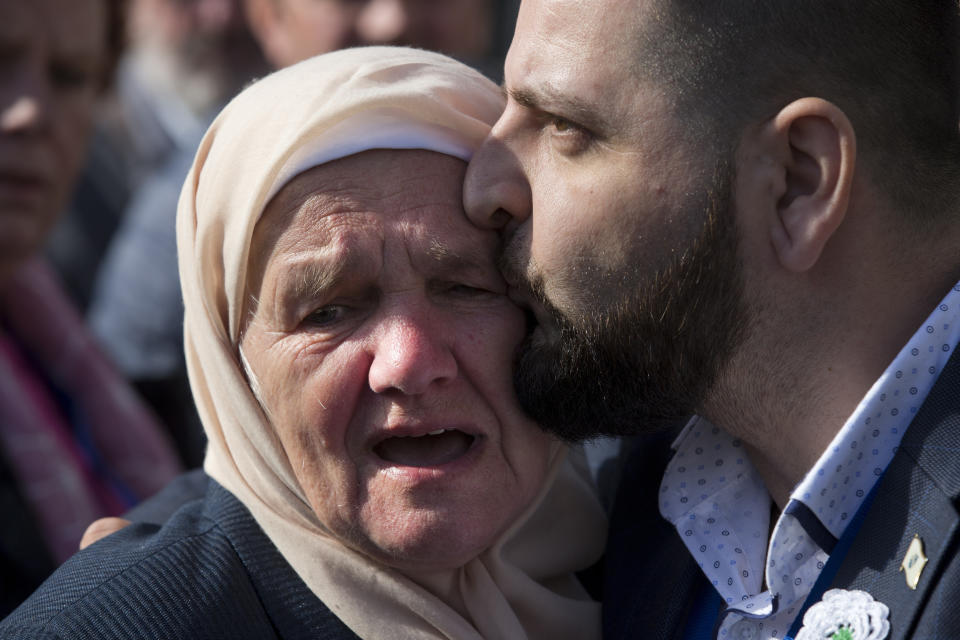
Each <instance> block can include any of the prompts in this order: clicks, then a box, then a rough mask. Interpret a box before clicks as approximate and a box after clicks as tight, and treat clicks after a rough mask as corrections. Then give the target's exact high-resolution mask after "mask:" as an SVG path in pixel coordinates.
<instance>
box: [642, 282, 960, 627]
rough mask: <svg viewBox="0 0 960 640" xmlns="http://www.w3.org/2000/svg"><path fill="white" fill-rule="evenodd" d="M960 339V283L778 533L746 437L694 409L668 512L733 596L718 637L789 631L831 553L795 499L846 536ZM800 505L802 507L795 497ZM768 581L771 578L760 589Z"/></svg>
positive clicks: (806, 486) (714, 579)
mask: <svg viewBox="0 0 960 640" xmlns="http://www.w3.org/2000/svg"><path fill="white" fill-rule="evenodd" d="M958 341H960V283H958V284H957V285H956V286H954V287H953V289H951V291H950V292H949V293H948V294H947V296H946V297H945V298H944V299H943V300H942V301H941V303H940V304H939V305H938V306H937V308H936V309H934V311H933V313H931V314H930V316H929V317H928V318H927V320H926V322H924V324H923V325H922V326H921V327H920V328H919V330H918V331H917V332H916V333H915V334H914V335H913V337H912V338H911V339H910V341H909V342H908V343H907V345H906V346H905V347H904V348H903V350H901V351H900V353H899V354H898V355H897V357H896V358H895V359H894V360H893V362H892V363H891V364H890V366H889V367H888V368H887V369H886V371H884V373H883V375H881V376H880V378H879V379H878V380H877V381H876V382H875V383H874V385H873V386H872V387H871V389H870V391H869V392H868V393H867V395H866V396H864V398H863V400H862V401H861V402H860V404H859V405H858V406H857V408H856V410H855V411H854V412H853V414H852V415H851V416H850V417H849V418H848V419H847V421H846V423H845V424H844V425H843V427H842V428H841V429H840V431H838V432H837V435H836V436H835V437H834V439H833V441H832V442H831V443H830V445H829V446H828V447H827V449H826V450H825V451H824V452H823V454H822V455H821V456H820V459H819V460H818V461H817V463H816V464H815V465H814V466H813V468H812V469H811V470H810V471H809V472H808V473H807V475H806V476H805V477H804V479H803V480H802V481H801V482H800V484H799V485H797V487H796V488H795V489H794V491H793V493H792V494H791V496H790V503H791V504H788V506H787V508H786V509H785V510H784V512H783V513H781V515H780V517H779V519H778V520H777V522H776V524H775V525H774V528H773V533H772V534H771V535H770V536H769V539H768V536H767V532H768V531H770V497H769V494H768V493H767V490H766V488H765V487H764V485H763V481H762V479H761V478H760V475H759V474H758V473H757V471H756V469H755V468H754V467H753V465H752V464H751V463H750V460H749V458H748V457H747V455H746V452H745V451H744V449H743V447H742V446H741V443H740V441H739V440H737V439H736V438H733V437H732V436H730V435H729V434H727V433H726V432H725V431H724V430H723V429H721V428H719V427H717V426H715V425H713V424H711V423H710V422H708V421H707V420H705V419H703V418H701V417H694V418H693V419H692V420H691V421H690V423H689V424H688V425H687V426H686V428H685V429H684V430H683V432H682V433H681V434H680V436H679V437H678V438H677V440H676V441H675V442H674V445H673V446H674V449H675V450H676V454H675V455H674V457H673V459H672V460H671V461H670V464H669V465H667V469H666V471H665V473H664V477H663V481H662V483H661V485H660V513H661V515H662V516H663V517H664V518H666V519H667V520H668V521H670V522H672V523H673V525H674V526H675V527H676V529H677V532H678V533H679V534H680V537H681V538H682V539H683V542H684V544H685V545H686V547H687V549H688V550H689V551H690V553H691V554H692V555H693V557H694V558H695V559H696V560H697V563H698V564H699V566H700V568H701V569H702V570H703V572H704V574H705V575H706V576H707V578H708V579H709V580H710V582H711V583H712V584H713V586H714V587H715V588H716V589H717V592H718V593H719V594H720V596H721V597H722V598H723V600H724V601H725V602H726V603H727V609H726V611H725V613H724V617H723V621H722V623H721V624H720V626H719V629H718V637H719V638H724V639H726V638H736V639H737V640H740V639H743V640H746V639H757V640H765V639H770V638H782V637H783V636H784V635H785V634H786V632H787V630H788V629H789V627H790V625H791V624H792V623H793V620H794V618H796V616H797V614H798V613H799V609H800V607H801V606H802V604H803V601H804V600H805V599H806V597H807V595H808V594H809V593H810V590H811V589H812V588H813V585H814V583H815V582H816V580H817V578H818V577H819V576H820V572H821V571H822V570H823V567H824V565H825V564H826V562H827V560H828V559H829V557H830V556H829V553H828V551H826V550H824V549H823V548H821V547H820V545H819V544H817V542H816V541H815V540H816V539H819V540H821V542H822V541H823V537H822V536H820V537H818V536H817V535H816V532H811V531H808V530H807V529H805V527H804V524H803V523H802V522H801V521H800V519H798V518H797V517H796V516H795V515H793V514H792V513H791V511H793V512H796V511H797V510H796V509H791V505H792V504H793V503H794V502H799V503H802V510H803V511H807V512H809V513H812V514H813V516H815V518H816V519H817V520H819V522H820V524H821V525H822V527H824V528H825V529H826V531H828V532H829V535H831V536H832V537H833V538H835V539H836V538H840V537H841V536H842V535H843V532H844V530H845V528H846V525H847V523H848V522H849V521H850V519H851V518H853V515H854V514H855V513H856V512H857V509H858V508H859V506H860V505H861V504H862V502H863V500H864V499H865V498H866V496H867V495H868V494H869V493H870V491H871V489H873V487H874V485H875V484H876V482H877V480H878V479H879V477H880V476H881V475H882V474H883V471H884V470H885V469H886V468H887V465H888V464H890V461H891V460H892V459H893V456H894V454H895V453H896V450H897V447H898V446H899V444H900V441H901V439H902V438H903V434H904V433H905V432H906V430H907V428H908V427H909V425H910V421H911V420H912V419H913V416H914V415H915V414H916V412H917V411H918V410H919V408H920V406H921V405H922V404H923V401H924V400H925V399H926V397H927V394H928V393H929V391H930V389H931V388H932V387H933V384H934V382H936V379H937V376H938V375H939V373H940V371H941V370H942V369H943V366H944V365H945V364H946V362H947V360H948V359H949V357H950V355H951V354H952V352H953V350H954V349H955V348H956V346H957V343H958ZM795 506H800V505H795ZM764 578H765V579H766V584H767V585H768V586H769V588H768V590H763V584H764Z"/></svg>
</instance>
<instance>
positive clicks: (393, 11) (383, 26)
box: [356, 0, 410, 44]
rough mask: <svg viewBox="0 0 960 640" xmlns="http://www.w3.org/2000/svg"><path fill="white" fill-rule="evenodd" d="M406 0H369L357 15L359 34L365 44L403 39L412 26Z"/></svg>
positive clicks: (393, 41) (386, 42)
mask: <svg viewBox="0 0 960 640" xmlns="http://www.w3.org/2000/svg"><path fill="white" fill-rule="evenodd" d="M405 1H406V0H369V2H367V4H366V6H365V7H364V8H363V9H362V10H361V11H360V14H359V15H358V16H357V23H356V24H357V35H358V36H359V38H360V41H361V42H363V43H365V44H389V43H398V42H402V41H403V35H404V34H405V33H406V32H407V30H408V29H409V28H410V12H409V10H408V8H407V6H406V4H405Z"/></svg>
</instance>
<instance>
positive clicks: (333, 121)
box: [177, 47, 606, 640]
mask: <svg viewBox="0 0 960 640" xmlns="http://www.w3.org/2000/svg"><path fill="white" fill-rule="evenodd" d="M502 109H503V99H502V97H501V95H500V92H499V91H498V90H497V88H496V86H494V85H493V84H492V83H491V82H490V81H489V80H487V79H485V78H484V77H483V76H481V75H480V74H479V73H477V72H476V71H473V70H472V69H469V68H468V67H466V66H464V65H462V64H460V63H458V62H455V61H453V60H451V59H449V58H446V57H444V56H442V55H439V54H435V53H429V52H425V51H419V50H415V49H402V48H386V47H371V48H364V49H352V50H346V51H340V52H336V53H331V54H327V55H324V56H320V57H317V58H313V59H311V60H307V61H305V62H302V63H300V64H298V65H295V66H293V67H289V68H287V69H284V70H282V71H279V72H277V73H274V74H272V75H270V76H268V77H266V78H264V79H263V80H261V81H259V82H257V83H255V84H254V85H252V86H251V87H249V88H248V89H246V90H245V91H244V92H243V93H241V94H240V95H239V96H238V97H237V98H235V99H234V100H233V101H232V102H231V103H230V104H229V105H228V106H227V107H226V108H225V109H224V111H223V112H222V113H221V114H220V115H219V117H218V118H217V119H216V120H215V121H214V123H213V124H212V125H211V127H210V130H209V131H208V132H207V134H206V136H205V137H204V139H203V142H202V143H201V145H200V149H199V151H198V152H197V157H196V160H195V161H194V165H193V168H192V169H191V171H190V174H189V176H188V177H187V181H186V184H185V185H184V188H183V192H182V194H181V197H180V205H179V210H178V213H177V244H178V248H179V253H180V278H181V281H182V286H183V298H184V303H185V306H186V316H185V339H186V354H187V363H188V366H189V372H190V382H191V386H192V388H193V395H194V398H195V400H196V403H197V408H198V409H199V411H200V415H201V417H202V420H203V425H204V428H205V430H206V432H207V437H208V439H209V445H208V449H207V456H206V462H205V468H206V470H207V472H208V473H209V474H210V475H211V476H212V477H213V478H214V479H216V480H217V481H218V482H220V484H222V485H223V486H224V487H226V488H227V489H229V490H230V491H231V492H232V493H233V494H234V495H235V496H237V498H239V499H240V501H241V502H242V503H243V504H244V505H246V507H247V508H248V509H249V510H250V512H251V513H252V514H253V517H254V518H255V519H256V521H257V523H258V524H259V525H260V526H261V527H262V528H263V530H264V531H265V532H266V533H267V535H268V536H269V537H270V539H271V540H273V542H274V544H276V546H277V548H278V549H279V550H280V553H281V554H283V556H284V558H286V560H287V561H288V562H289V563H290V564H291V566H292V567H293V568H294V570H295V571H296V572H297V574H298V575H299V576H300V577H301V578H302V579H303V580H304V582H305V583H306V584H307V586H308V587H309V588H310V589H311V590H312V591H313V593H315V594H316V595H317V597H319V598H320V599H321V600H322V601H323V602H324V603H325V604H326V605H327V606H328V607H329V608H330V610H331V611H333V612H334V613H335V614H336V615H337V616H338V617H339V618H340V619H341V620H343V621H344V622H345V623H346V624H347V626H349V627H350V628H351V629H353V630H354V632H356V633H357V635H359V636H360V637H362V638H367V639H385V638H471V639H477V638H488V639H494V638H496V639H503V640H517V639H522V638H538V639H539V638H542V639H544V640H546V639H550V640H556V639H557V638H576V639H577V640H584V639H590V638H598V637H599V635H600V616H599V605H598V604H597V603H595V602H592V601H590V600H589V598H588V597H587V595H586V594H585V592H584V590H583V588H582V587H581V586H580V585H579V583H578V582H577V581H576V580H575V578H574V577H573V572H575V571H578V570H581V569H584V568H586V567H588V566H590V565H591V564H592V563H594V562H595V561H596V560H597V559H598V558H599V556H600V554H601V553H602V547H603V540H604V534H605V524H606V521H605V517H604V514H603V511H602V510H601V508H600V505H599V503H598V501H597V499H596V497H595V496H594V492H593V489H592V485H591V484H590V481H589V476H588V474H587V472H586V469H585V465H584V464H583V463H582V456H580V455H574V454H573V453H571V454H569V455H568V454H567V451H566V448H565V447H561V446H559V445H558V446H556V447H555V448H554V449H555V450H554V452H553V456H552V458H551V459H552V464H551V468H550V476H549V477H548V479H547V482H546V485H545V487H544V489H543V490H542V491H541V493H540V495H539V496H538V497H537V499H536V500H535V501H534V503H533V504H532V505H530V507H528V509H527V510H526V511H525V512H524V513H523V515H522V516H521V518H520V519H519V520H518V522H516V523H515V524H514V525H513V526H512V527H511V528H510V529H509V530H508V531H506V532H505V533H504V534H503V535H501V536H500V538H499V539H498V540H496V541H495V542H494V544H493V545H492V546H491V547H490V548H489V549H487V550H486V551H485V552H484V553H483V554H481V555H480V556H478V557H477V558H475V559H474V560H471V561H470V562H469V563H467V564H466V565H465V566H463V567H461V568H459V569H456V570H453V571H448V572H443V573H442V574H440V575H438V574H432V575H427V576H424V575H417V576H415V577H412V576H411V575H405V574H403V573H401V572H399V571H397V570H394V569H390V568H387V567H384V566H383V565H380V564H378V563H376V562H374V561H372V560H370V559H369V558H367V557H366V556H364V555H362V554H360V553H358V552H356V551H354V550H352V549H349V548H347V547H346V546H344V545H342V544H341V543H340V542H338V541H337V540H336V539H335V538H334V537H333V536H331V534H330V533H329V532H328V531H327V530H325V528H324V527H323V526H322V525H321V524H320V522H319V520H318V519H317V517H316V515H315V514H314V512H313V511H312V510H311V509H310V507H309V506H308V504H307V501H306V499H305V497H304V493H303V491H302V490H301V488H300V486H299V485H298V483H297V481H296V479H295V477H294V473H293V471H292V469H291V468H290V463H289V461H288V460H287V457H286V455H285V454H284V451H283V448H282V447H281V445H280V443H279V440H278V439H277V437H276V435H275V434H274V431H273V429H272V428H271V426H270V424H269V422H268V421H267V419H266V418H265V416H264V414H263V412H262V411H261V408H260V405H259V404H258V403H257V400H256V399H255V398H254V395H253V393H252V391H251V390H250V387H249V386H248V384H247V382H246V379H245V377H244V374H243V370H242V365H241V363H240V361H239V357H238V348H237V345H238V342H239V329H240V324H241V316H240V314H241V312H242V309H243V300H244V296H245V295H246V291H245V283H246V278H247V266H248V259H249V252H250V242H251V236H252V233H253V228H254V225H255V224H256V223H257V220H258V218H259V216H260V214H261V213H262V212H263V210H264V207H265V206H266V204H267V202H268V200H269V199H270V197H271V196H272V195H273V194H275V193H276V192H277V191H278V190H279V189H280V188H281V187H282V186H283V185H284V184H285V183H286V182H288V181H289V180H290V179H291V178H293V177H294V176H295V175H297V174H298V173H300V172H302V171H304V170H306V169H308V168H310V167H313V166H317V165H319V164H322V163H324V162H328V161H330V160H333V159H336V158H340V157H344V156H346V155H350V154H353V153H357V152H359V151H362V150H366V149H372V148H392V149H405V148H418V149H428V150H432V151H439V152H441V153H446V154H449V155H453V156H456V157H459V158H462V159H465V160H466V159H469V156H470V154H471V153H472V151H473V150H474V149H475V148H476V147H477V146H478V145H479V144H480V142H481V141H482V140H483V138H484V136H485V135H486V134H487V132H488V131H489V130H490V126H491V124H492V123H493V122H495V121H496V119H497V117H498V116H499V114H500V112H501V110H502ZM371 179H376V177H375V176H371ZM504 375H508V372H504ZM457 601H460V602H462V603H463V605H464V607H465V609H466V611H467V614H466V616H464V615H461V614H460V613H457V611H456V610H455V609H454V608H453V607H451V606H450V605H449V604H448V603H450V602H457Z"/></svg>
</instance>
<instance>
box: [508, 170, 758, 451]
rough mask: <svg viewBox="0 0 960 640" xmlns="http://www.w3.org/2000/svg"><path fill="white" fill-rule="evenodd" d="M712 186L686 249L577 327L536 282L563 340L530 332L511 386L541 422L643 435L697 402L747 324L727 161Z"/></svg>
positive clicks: (575, 432)
mask: <svg viewBox="0 0 960 640" xmlns="http://www.w3.org/2000/svg"><path fill="white" fill-rule="evenodd" d="M711 186H712V188H711V189H710V190H709V191H708V192H707V193H708V197H707V203H706V204H707V206H706V213H707V215H706V217H705V218H704V223H703V226H702V227H701V229H700V231H699V233H698V234H697V237H696V238H695V240H694V242H693V243H691V245H690V247H688V249H687V250H686V251H684V252H682V253H681V254H680V255H678V256H677V257H675V258H673V259H671V261H670V263H669V264H668V266H667V267H666V268H664V269H661V270H660V271H659V272H657V273H656V274H654V275H653V276H650V277H645V276H644V275H643V274H641V273H637V274H634V276H633V284H632V286H631V290H630V291H622V295H621V296H620V297H619V299H616V300H603V299H601V300H599V301H597V302H598V307H597V308H598V309H599V311H598V312H597V313H595V314H593V315H592V316H591V317H589V318H588V319H586V320H585V321H584V322H582V323H581V326H576V325H575V324H574V323H573V322H571V320H570V319H569V318H568V316H566V315H564V314H563V312H561V311H560V310H559V309H557V308H556V307H554V306H553V305H551V304H550V303H549V301H547V300H546V298H545V296H544V295H543V288H542V285H541V284H538V283H534V286H533V290H534V294H535V295H537V297H538V298H539V299H540V302H541V304H542V305H543V306H544V309H545V310H546V312H547V313H549V314H551V315H552V316H553V319H554V321H555V323H556V326H557V327H558V328H559V337H558V338H557V339H555V340H552V341H551V342H549V343H543V342H538V343H536V344H535V343H534V341H533V340H532V339H531V337H530V336H528V337H527V339H526V340H525V341H524V343H523V344H522V345H521V346H520V350H519V352H518V357H517V363H516V368H515V371H514V383H515V386H516V389H517V395H518V397H519V400H520V404H521V405H522V406H523V408H524V410H526V411H527V412H528V413H529V414H530V415H531V416H532V417H533V418H535V419H536V420H537V421H539V423H540V425H541V426H542V427H543V428H545V429H547V430H548V431H550V432H552V433H554V434H556V435H558V436H559V437H561V438H563V439H565V440H571V441H577V440H583V439H586V438H591V437H596V436H600V435H633V434H640V433H649V432H652V431H655V430H659V429H660V428H663V427H665V426H670V425H673V424H676V422H677V421H678V420H680V419H682V418H683V417H685V416H688V415H690V414H691V413H694V412H695V411H696V410H697V409H698V408H699V407H701V406H702V404H703V401H704V398H705V397H706V394H707V393H708V391H709V390H710V389H711V387H712V385H713V384H714V382H715V381H716V379H717V376H718V374H719V373H720V370H721V367H722V366H723V365H724V363H725V362H726V361H727V359H728V358H729V356H730V355H731V353H732V352H733V351H734V349H735V348H736V347H737V345H738V344H739V342H740V339H741V336H742V334H743V332H744V330H745V323H746V320H747V314H746V311H745V309H744V305H743V283H742V273H741V271H742V267H741V265H740V262H739V257H738V242H737V227H736V223H735V220H734V217H733V211H732V174H731V171H730V169H729V167H728V165H726V164H723V165H721V166H720V167H719V168H718V170H717V172H716V176H715V178H714V180H713V183H712V185H711ZM702 210H703V209H702V208H701V211H702Z"/></svg>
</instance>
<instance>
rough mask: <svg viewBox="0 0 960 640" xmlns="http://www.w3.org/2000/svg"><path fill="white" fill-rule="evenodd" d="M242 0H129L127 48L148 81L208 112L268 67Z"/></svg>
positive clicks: (195, 109) (199, 111)
mask: <svg viewBox="0 0 960 640" xmlns="http://www.w3.org/2000/svg"><path fill="white" fill-rule="evenodd" d="M242 1H243V0H133V2H131V4H130V19H129V33H130V43H131V49H132V52H133V53H135V54H136V55H137V56H139V57H140V58H141V59H142V60H144V61H145V62H144V63H143V64H142V65H141V70H142V71H144V72H146V73H148V74H149V84H150V85H151V86H153V87H156V88H157V89H158V91H159V92H161V93H164V92H167V93H170V94H173V95H176V96H178V97H179V98H180V99H181V100H182V101H183V102H184V103H185V104H186V105H187V106H188V107H189V108H190V109H191V110H192V111H193V112H194V113H195V114H197V115H199V116H201V117H207V116H208V115H209V112H210V111H211V110H213V109H218V108H219V107H220V106H222V104H223V103H224V102H225V101H226V100H228V99H229V98H231V97H232V96H233V95H234V94H235V93H236V92H237V91H238V90H239V89H240V87H242V86H243V85H244V84H246V83H247V82H249V81H250V80H251V79H253V78H255V77H257V76H259V75H262V74H263V73H264V72H265V71H267V69H266V68H265V65H264V61H263V56H262V54H261V52H260V49H259V47H258V46H257V43H256V42H255V41H254V39H253V36H252V34H251V32H250V29H249V28H248V26H247V22H246V19H245V16H244V7H243V5H242Z"/></svg>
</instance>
